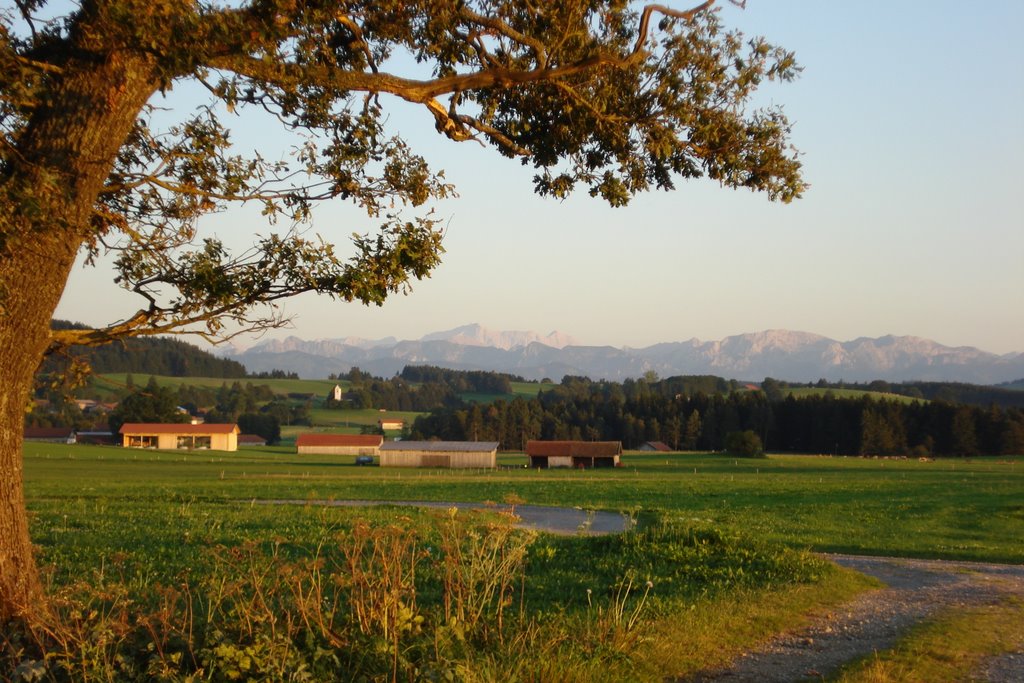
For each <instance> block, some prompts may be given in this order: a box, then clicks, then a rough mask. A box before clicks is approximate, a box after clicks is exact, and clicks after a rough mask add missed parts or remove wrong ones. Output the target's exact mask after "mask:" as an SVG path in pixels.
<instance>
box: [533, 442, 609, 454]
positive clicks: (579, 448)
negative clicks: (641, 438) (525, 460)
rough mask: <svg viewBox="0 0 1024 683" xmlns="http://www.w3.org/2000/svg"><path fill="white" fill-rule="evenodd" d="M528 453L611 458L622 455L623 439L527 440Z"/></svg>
mask: <svg viewBox="0 0 1024 683" xmlns="http://www.w3.org/2000/svg"><path fill="white" fill-rule="evenodd" d="M526 454H527V455H539V456H549V457H550V456H555V457H558V456H562V457H566V456H572V457H583V458H610V457H612V456H615V455H622V442H621V441H527V442H526Z"/></svg>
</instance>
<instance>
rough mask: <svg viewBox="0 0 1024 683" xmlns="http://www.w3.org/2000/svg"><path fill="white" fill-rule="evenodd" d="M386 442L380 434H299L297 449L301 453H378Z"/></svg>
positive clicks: (296, 442)
mask: <svg viewBox="0 0 1024 683" xmlns="http://www.w3.org/2000/svg"><path fill="white" fill-rule="evenodd" d="M383 442H384V437H383V436H381V435H380V434H299V435H298V436H297V437H296V438H295V451H296V452H297V453H298V454H299V455H313V454H316V455H356V456H359V455H362V456H374V455H377V450H378V449H379V448H380V445H381V444H382V443H383Z"/></svg>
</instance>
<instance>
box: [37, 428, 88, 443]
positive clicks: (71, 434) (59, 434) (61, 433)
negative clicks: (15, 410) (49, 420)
mask: <svg viewBox="0 0 1024 683" xmlns="http://www.w3.org/2000/svg"><path fill="white" fill-rule="evenodd" d="M25 441H49V442H50V443H67V444H71V443H75V442H76V441H77V437H76V434H75V430H74V429H72V428H71V427H25Z"/></svg>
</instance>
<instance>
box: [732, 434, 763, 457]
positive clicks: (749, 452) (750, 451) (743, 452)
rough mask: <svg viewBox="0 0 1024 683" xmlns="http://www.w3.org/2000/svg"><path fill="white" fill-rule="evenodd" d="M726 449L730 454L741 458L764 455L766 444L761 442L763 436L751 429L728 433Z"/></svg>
mask: <svg viewBox="0 0 1024 683" xmlns="http://www.w3.org/2000/svg"><path fill="white" fill-rule="evenodd" d="M725 450H726V451H728V453H729V454H730V455H735V456H738V457H741V458H763V457H764V445H763V444H762V443H761V437H759V436H758V435H757V433H755V432H754V431H753V430H751V429H746V430H744V431H742V432H729V433H728V434H726V435H725Z"/></svg>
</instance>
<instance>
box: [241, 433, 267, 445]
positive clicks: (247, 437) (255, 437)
mask: <svg viewBox="0 0 1024 683" xmlns="http://www.w3.org/2000/svg"><path fill="white" fill-rule="evenodd" d="M266 443H267V438H266V437H264V436H260V435H259V434H239V435H238V445H239V446H241V445H242V444H259V445H261V446H262V445H266Z"/></svg>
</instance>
